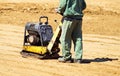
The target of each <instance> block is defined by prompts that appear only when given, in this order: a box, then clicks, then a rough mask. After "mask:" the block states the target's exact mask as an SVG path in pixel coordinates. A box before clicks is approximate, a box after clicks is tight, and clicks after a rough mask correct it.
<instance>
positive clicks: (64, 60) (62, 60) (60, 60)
mask: <svg viewBox="0 0 120 76" xmlns="http://www.w3.org/2000/svg"><path fill="white" fill-rule="evenodd" d="M58 61H59V62H62V63H73V59H72V58H69V59H65V58H64V57H60V58H58Z"/></svg>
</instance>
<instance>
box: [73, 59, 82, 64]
mask: <svg viewBox="0 0 120 76" xmlns="http://www.w3.org/2000/svg"><path fill="white" fill-rule="evenodd" d="M74 63H82V59H74Z"/></svg>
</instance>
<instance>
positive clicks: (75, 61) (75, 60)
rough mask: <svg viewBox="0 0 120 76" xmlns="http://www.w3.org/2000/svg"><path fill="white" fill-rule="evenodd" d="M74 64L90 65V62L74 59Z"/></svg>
mask: <svg viewBox="0 0 120 76" xmlns="http://www.w3.org/2000/svg"><path fill="white" fill-rule="evenodd" d="M74 63H85V64H87V63H90V61H88V60H82V59H74Z"/></svg>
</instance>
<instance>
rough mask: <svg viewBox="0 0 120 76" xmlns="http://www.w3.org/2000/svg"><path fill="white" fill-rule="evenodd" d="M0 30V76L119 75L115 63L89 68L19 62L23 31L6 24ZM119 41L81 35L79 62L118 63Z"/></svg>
mask: <svg viewBox="0 0 120 76" xmlns="http://www.w3.org/2000/svg"><path fill="white" fill-rule="evenodd" d="M0 26H1V27H0V76H28V75H29V76H80V75H84V76H103V75H104V76H105V75H109V76H119V75H120V72H119V70H120V69H119V68H120V61H119V60H113V61H109V60H108V61H103V62H97V61H93V62H91V63H90V64H68V63H67V64H63V63H59V62H58V61H57V60H39V59H34V58H22V57H21V55H20V54H19V52H20V51H21V49H22V42H23V31H24V27H22V26H13V25H6V24H0ZM11 35H12V36H11ZM119 40H120V39H119V38H117V37H110V36H101V35H89V34H85V35H84V41H83V42H84V48H85V49H84V50H85V51H84V57H83V58H84V59H93V60H94V59H95V58H103V57H106V58H107V57H108V58H111V59H115V58H118V59H120V57H119V56H120V54H119V49H120V48H119V42H120V41H119ZM110 43H111V44H110ZM91 44H92V45H91ZM108 48H109V49H108ZM114 49H115V50H114ZM108 51H109V52H108ZM72 52H73V48H72ZM60 54H61V52H60ZM112 55H113V56H112Z"/></svg>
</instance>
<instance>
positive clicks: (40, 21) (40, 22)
mask: <svg viewBox="0 0 120 76" xmlns="http://www.w3.org/2000/svg"><path fill="white" fill-rule="evenodd" d="M43 18H46V22H45V24H48V17H47V16H41V17H40V18H39V22H40V24H42V22H41V20H42V19H43Z"/></svg>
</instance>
